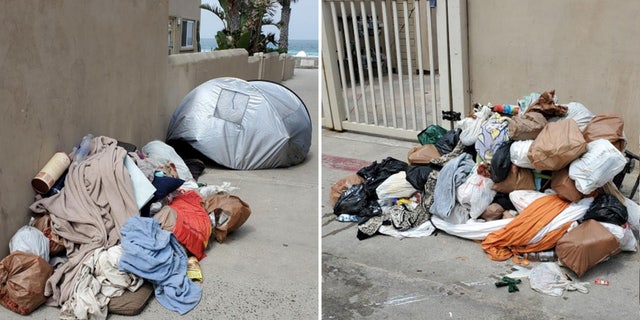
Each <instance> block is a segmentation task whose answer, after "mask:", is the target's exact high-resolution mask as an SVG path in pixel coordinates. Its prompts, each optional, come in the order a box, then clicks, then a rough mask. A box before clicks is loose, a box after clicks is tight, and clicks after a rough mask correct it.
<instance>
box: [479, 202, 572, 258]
mask: <svg viewBox="0 0 640 320" xmlns="http://www.w3.org/2000/svg"><path fill="white" fill-rule="evenodd" d="M570 204H571V203H570V202H567V201H564V200H562V199H561V198H560V197H558V196H557V195H548V196H544V197H542V198H539V199H537V200H535V201H534V202H533V203H531V204H530V205H529V206H528V207H526V208H525V209H524V210H523V211H522V212H521V213H520V214H519V215H518V216H516V217H515V218H514V219H513V220H512V221H511V222H509V224H507V225H506V226H504V228H502V229H500V230H497V231H494V232H492V233H490V234H489V235H487V237H486V238H485V239H484V240H483V241H482V250H484V251H485V252H486V253H487V255H488V256H489V258H490V259H492V260H498V261H503V260H507V259H509V258H510V257H511V256H512V255H514V254H518V253H525V252H537V251H543V250H547V249H551V248H553V247H554V246H555V245H556V243H557V242H558V240H559V239H560V238H561V237H562V235H564V234H565V232H566V231H567V229H568V228H569V226H570V225H571V223H570V222H568V223H566V224H564V225H563V226H562V227H560V228H558V229H556V230H553V231H551V232H549V233H548V234H546V235H545V236H544V237H543V238H542V240H540V241H539V242H537V243H533V244H528V243H529V241H531V239H533V237H535V236H536V234H537V233H538V232H539V231H540V230H541V229H542V228H543V227H544V226H546V225H547V224H549V222H551V221H552V220H553V219H554V218H555V217H556V216H557V215H558V214H560V213H561V212H562V211H563V210H564V209H566V208H567V207H568V206H569V205H570Z"/></svg>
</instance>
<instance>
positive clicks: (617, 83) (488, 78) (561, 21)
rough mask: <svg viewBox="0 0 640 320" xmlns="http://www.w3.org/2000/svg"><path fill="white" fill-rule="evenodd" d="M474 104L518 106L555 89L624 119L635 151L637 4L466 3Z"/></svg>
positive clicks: (590, 0) (573, 0)
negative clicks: (526, 97) (522, 100)
mask: <svg viewBox="0 0 640 320" xmlns="http://www.w3.org/2000/svg"><path fill="white" fill-rule="evenodd" d="M467 5H468V23H469V76H470V89H471V99H472V101H474V102H482V103H487V102H492V103H494V104H495V103H515V102H516V100H517V99H518V98H520V97H522V96H524V95H527V94H529V93H530V92H534V91H537V92H541V91H545V90H549V89H556V95H557V96H558V98H559V102H560V103H567V102H571V101H577V102H581V103H582V104H584V105H585V106H586V107H587V108H589V109H590V110H591V111H592V112H593V113H595V114H598V113H608V112H611V113H617V114H621V115H623V116H624V119H625V133H626V135H627V139H628V141H629V146H628V149H630V150H632V151H634V152H638V151H640V150H639V149H640V146H639V143H640V142H639V134H640V130H639V128H638V125H637V123H639V122H640V112H638V111H637V110H638V107H637V104H638V101H640V90H637V84H638V83H640V59H638V52H640V19H638V17H639V16H640V2H638V1H633V0H626V1H615V4H614V3H610V2H609V1H596V0H565V1H553V0H540V1H511V0H483V1H467Z"/></svg>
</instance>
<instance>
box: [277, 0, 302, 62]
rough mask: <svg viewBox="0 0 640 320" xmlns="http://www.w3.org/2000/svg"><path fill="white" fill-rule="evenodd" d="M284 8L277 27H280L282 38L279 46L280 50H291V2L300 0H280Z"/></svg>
mask: <svg viewBox="0 0 640 320" xmlns="http://www.w3.org/2000/svg"><path fill="white" fill-rule="evenodd" d="M278 2H279V3H280V5H281V6H282V9H281V11H280V22H278V24H277V27H278V29H280V38H279V39H278V48H279V49H280V52H287V51H289V20H290V19H291V3H296V2H298V0H278Z"/></svg>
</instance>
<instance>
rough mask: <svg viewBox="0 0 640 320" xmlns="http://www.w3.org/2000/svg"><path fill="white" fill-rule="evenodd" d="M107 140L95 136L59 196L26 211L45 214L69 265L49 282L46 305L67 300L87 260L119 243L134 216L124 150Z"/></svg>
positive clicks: (59, 269) (71, 169)
mask: <svg viewBox="0 0 640 320" xmlns="http://www.w3.org/2000/svg"><path fill="white" fill-rule="evenodd" d="M117 143H118V142H117V141H116V140H115V139H113V138H109V137H104V136H100V137H95V138H93V140H92V142H91V147H90V150H89V154H88V155H87V157H86V158H85V159H84V160H82V161H80V162H79V163H78V164H77V165H75V166H72V167H70V168H69V173H68V174H67V177H66V180H65V187H64V188H62V190H61V191H60V193H57V194H55V195H53V196H51V197H49V198H43V199H40V200H38V201H36V202H34V203H33V204H32V205H31V206H30V209H31V210H32V211H33V212H35V213H39V214H46V213H49V214H50V217H51V228H52V231H53V232H54V233H55V234H57V235H58V236H60V238H62V239H63V240H64V246H65V248H66V249H67V257H68V258H69V260H68V261H67V262H66V263H64V264H63V265H62V266H60V267H58V268H56V269H55V270H54V272H53V275H52V276H51V277H49V280H47V284H46V287H45V292H44V294H45V296H47V297H49V300H48V301H47V305H50V306H60V305H62V304H63V303H64V302H65V301H67V299H68V298H69V296H70V294H71V292H72V290H73V287H74V285H75V281H76V278H77V277H76V276H77V273H78V270H79V269H80V268H81V266H82V261H84V260H85V258H86V257H87V255H90V254H92V253H93V251H94V250H95V249H98V248H109V247H111V246H113V245H115V244H117V243H118V241H119V240H120V227H121V226H122V225H123V224H124V222H125V221H126V220H127V218H129V217H132V216H134V215H137V214H138V207H137V205H136V201H135V198H134V194H133V185H132V183H131V177H130V176H129V172H128V171H127V169H126V167H125V165H124V157H125V156H126V155H127V151H126V150H125V149H124V148H122V147H118V146H117Z"/></svg>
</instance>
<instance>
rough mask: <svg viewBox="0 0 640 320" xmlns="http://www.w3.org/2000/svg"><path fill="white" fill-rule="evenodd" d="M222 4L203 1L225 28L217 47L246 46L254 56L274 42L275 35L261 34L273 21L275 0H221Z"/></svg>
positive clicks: (217, 40)
mask: <svg viewBox="0 0 640 320" xmlns="http://www.w3.org/2000/svg"><path fill="white" fill-rule="evenodd" d="M219 3H220V6H219V7H218V6H216V7H213V6H211V5H209V4H201V5H200V8H201V9H204V10H208V11H211V12H212V13H213V14H215V15H216V16H217V17H218V18H220V20H222V23H223V24H224V29H223V30H221V31H218V33H217V34H216V42H217V43H218V48H217V49H230V48H244V49H246V50H247V51H248V52H249V55H252V54H254V53H256V52H264V51H267V45H268V44H269V43H272V44H274V45H275V42H276V40H275V34H273V33H269V34H267V35H264V34H263V33H262V26H263V25H268V24H273V21H272V19H271V17H273V15H274V14H275V8H274V5H275V3H276V0H219Z"/></svg>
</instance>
